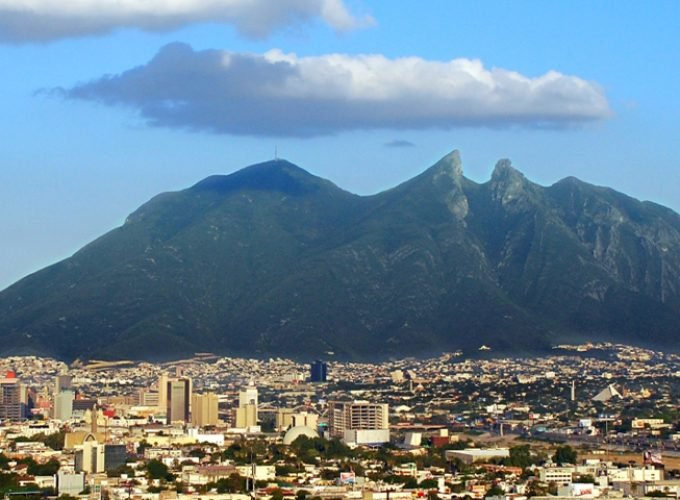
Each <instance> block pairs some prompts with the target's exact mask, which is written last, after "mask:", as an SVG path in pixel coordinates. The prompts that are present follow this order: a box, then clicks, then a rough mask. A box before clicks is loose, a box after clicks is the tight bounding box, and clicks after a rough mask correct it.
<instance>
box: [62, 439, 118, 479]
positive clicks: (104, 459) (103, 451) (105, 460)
mask: <svg viewBox="0 0 680 500" xmlns="http://www.w3.org/2000/svg"><path fill="white" fill-rule="evenodd" d="M126 459H127V448H126V446H125V445H124V444H103V443H98V442H97V441H85V442H84V443H83V445H82V446H81V447H80V449H78V450H76V454H75V464H74V465H75V471H76V472H89V473H101V472H108V471H113V470H116V469H118V468H119V467H121V466H122V465H125V461H126Z"/></svg>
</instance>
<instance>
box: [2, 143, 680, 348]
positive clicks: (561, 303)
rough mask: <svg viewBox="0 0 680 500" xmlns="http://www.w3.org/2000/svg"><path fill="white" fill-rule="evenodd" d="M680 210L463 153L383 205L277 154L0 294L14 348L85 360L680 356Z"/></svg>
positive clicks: (199, 188)
mask: <svg viewBox="0 0 680 500" xmlns="http://www.w3.org/2000/svg"><path fill="white" fill-rule="evenodd" d="M678 249H680V216H678V214H677V213H675V212H673V211H672V210H670V209H667V208H665V207H662V206H660V205H656V204H653V203H649V202H640V201H638V200H635V199H633V198H630V197H628V196H626V195H624V194H621V193H618V192H616V191H614V190H611V189H609V188H603V187H599V186H593V185H590V184H588V183H585V182H582V181H580V180H578V179H575V178H569V177H567V178H565V179H562V180H560V181H558V182H556V183H554V184H553V185H551V186H548V187H543V186H540V185H538V184H535V183H533V182H531V181H530V180H528V179H527V178H526V177H525V176H524V175H523V174H522V173H521V172H520V171H519V170H517V169H515V168H514V167H513V166H512V164H511V162H510V161H509V160H500V161H499V162H498V163H497V164H496V166H495V168H494V170H493V173H492V174H491V178H490V179H489V180H488V181H486V182H483V183H477V182H474V181H472V180H470V179H467V178H466V177H465V176H464V175H463V168H462V162H461V160H460V155H459V153H458V152H457V151H453V152H452V153H450V154H448V155H446V156H445V157H444V158H442V159H441V160H440V161H438V162H436V163H435V164H434V165H433V166H431V167H430V168H428V169H426V170H425V171H424V172H423V173H421V174H420V175H418V176H416V177H414V178H412V179H410V180H407V181H405V182H403V183H401V184H399V185H398V186H396V187H394V188H392V189H389V190H387V191H383V192H381V193H378V194H375V195H371V196H358V195H355V194H352V193H349V192H347V191H345V190H343V189H341V188H339V187H337V186H335V185H334V184H333V183H331V182H330V181H327V180H325V179H322V178H320V177H316V176H314V175H312V174H310V173H308V172H306V171H305V170H303V169H301V168H300V167H298V166H296V165H294V164H292V163H290V162H288V161H286V160H273V161H268V162H263V163H260V164H256V165H252V166H250V167H246V168H245V169H242V170H239V171H237V172H235V173H232V174H228V175H217V176H210V177H208V178H206V179H203V180H202V181H199V182H197V183H196V184H194V185H193V186H191V187H189V188H187V189H184V190H181V191H177V192H173V193H162V194H160V195H158V196H156V197H154V198H152V199H151V200H149V201H148V202H147V203H145V204H143V205H142V206H141V207H139V208H138V209H137V210H135V211H134V212H133V213H132V214H130V216H129V217H128V218H127V219H126V221H125V223H124V224H123V225H122V226H120V227H118V228H116V229H114V230H112V231H110V232H109V233H106V234H105V235H103V236H101V237H100V238H98V239H96V240H94V241H93V242H91V243H90V244H88V245H86V246H84V247H83V248H82V249H80V250H79V251H78V252H76V253H75V254H74V255H73V256H72V257H70V258H68V259H65V260H64V261H61V262H59V263H57V264H55V265H53V266H49V267H48V268H45V269H43V270H41V271H38V272H37V273H34V274H32V275H30V276H28V277H26V278H24V279H22V280H20V281H18V282H17V283H15V284H13V285H11V286H10V287H8V288H7V289H5V290H3V291H1V292H0V340H2V343H3V345H4V347H3V349H4V350H5V351H6V352H7V353H10V352H18V351H20V350H22V349H24V350H25V349H30V350H33V351H34V352H45V353H47V354H52V355H56V356H58V357H61V358H64V359H73V358H75V357H99V358H107V357H114V358H115V357H133V358H139V357H143V358H149V357H159V358H162V357H181V356H183V355H185V354H186V353H187V352H194V351H205V350H208V351H215V352H220V353H231V354H246V355H255V356H266V355H279V354H281V355H290V356H293V357H310V356H318V355H324V353H327V352H329V351H332V352H334V353H336V354H335V355H336V356H338V357H341V358H347V359H369V358H372V357H373V358H375V357H389V356H398V355H411V354H425V353H431V352H437V351H439V352H441V351H444V350H452V349H464V350H466V351H468V352H470V351H474V350H476V349H477V348H478V347H479V346H480V345H481V344H486V345H491V347H492V348H493V349H494V350H495V351H496V352H507V353H513V352H540V351H544V350H546V349H549V348H550V346H551V345H552V344H556V343H558V342H561V341H563V340H565V339H566V340H568V339H571V338H579V339H581V338H592V339H614V340H617V339H620V340H623V341H626V342H629V343H639V344H645V343H647V344H650V343H653V344H655V345H657V344H658V345H660V346H664V347H668V346H671V347H672V346H673V345H674V340H675V339H676V338H677V331H678V330H677V327H676V326H675V325H676V324H679V323H678V319H680V251H679V250H678Z"/></svg>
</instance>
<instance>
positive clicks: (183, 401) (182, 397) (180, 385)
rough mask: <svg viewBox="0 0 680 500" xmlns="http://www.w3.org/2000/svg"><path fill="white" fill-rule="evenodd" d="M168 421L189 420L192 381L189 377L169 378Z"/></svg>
mask: <svg viewBox="0 0 680 500" xmlns="http://www.w3.org/2000/svg"><path fill="white" fill-rule="evenodd" d="M166 387H167V399H168V401H167V408H166V409H167V414H166V415H167V421H168V423H170V422H188V421H189V403H190V401H191V382H190V381H189V379H187V378H181V379H177V380H169V381H168V383H167V385H166Z"/></svg>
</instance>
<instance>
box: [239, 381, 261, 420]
mask: <svg viewBox="0 0 680 500" xmlns="http://www.w3.org/2000/svg"><path fill="white" fill-rule="evenodd" d="M234 417H235V418H234V423H235V426H236V427H238V428H240V429H243V428H247V427H254V426H256V425H257V387H255V385H253V382H252V381H251V382H250V384H248V386H247V387H246V388H244V389H243V390H241V391H239V393H238V408H237V409H236V411H235V412H234Z"/></svg>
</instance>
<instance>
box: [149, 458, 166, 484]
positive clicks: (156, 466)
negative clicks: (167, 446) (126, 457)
mask: <svg viewBox="0 0 680 500" xmlns="http://www.w3.org/2000/svg"><path fill="white" fill-rule="evenodd" d="M146 475H147V476H148V478H149V479H165V477H166V476H167V475H168V466H167V465H165V464H164V463H163V462H161V461H160V460H155V459H154V460H149V462H148V463H147V464H146Z"/></svg>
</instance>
